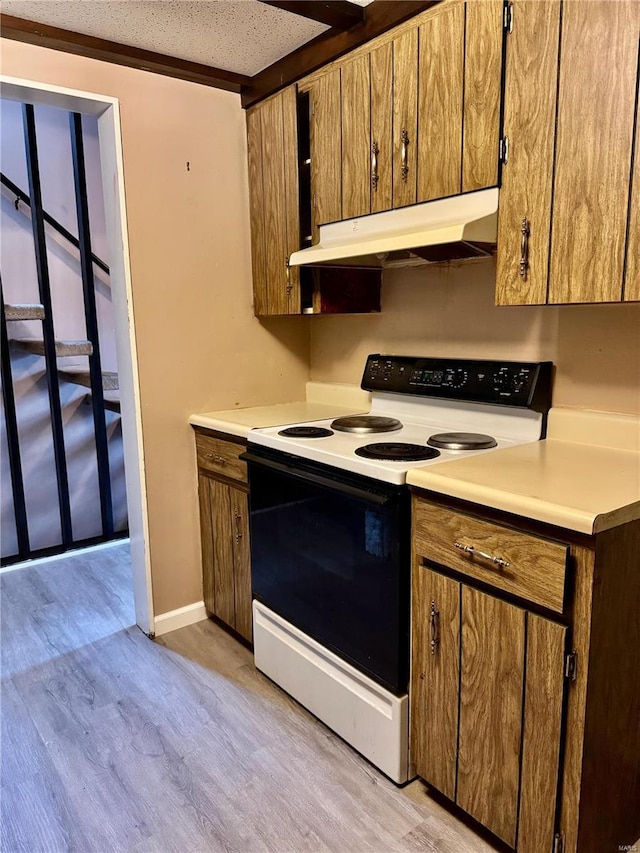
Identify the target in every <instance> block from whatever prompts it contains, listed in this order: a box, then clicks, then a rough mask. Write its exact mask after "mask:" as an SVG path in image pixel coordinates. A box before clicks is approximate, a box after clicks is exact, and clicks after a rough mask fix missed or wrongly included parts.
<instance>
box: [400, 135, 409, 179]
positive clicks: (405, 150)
mask: <svg viewBox="0 0 640 853" xmlns="http://www.w3.org/2000/svg"><path fill="white" fill-rule="evenodd" d="M400 138H401V139H402V148H401V151H400V157H401V159H402V170H401V171H402V180H403V181H406V180H407V178H408V177H409V134H408V133H407V129H406V128H405V127H403V128H402V135H401V137H400Z"/></svg>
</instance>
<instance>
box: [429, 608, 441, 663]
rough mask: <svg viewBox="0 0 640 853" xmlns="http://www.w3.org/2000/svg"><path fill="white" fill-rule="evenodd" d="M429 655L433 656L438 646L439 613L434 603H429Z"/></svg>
mask: <svg viewBox="0 0 640 853" xmlns="http://www.w3.org/2000/svg"><path fill="white" fill-rule="evenodd" d="M429 615H430V620H431V654H432V655H435V653H436V651H437V649H438V646H439V645H440V611H439V610H436V603H435V601H432V602H431V612H430V614H429Z"/></svg>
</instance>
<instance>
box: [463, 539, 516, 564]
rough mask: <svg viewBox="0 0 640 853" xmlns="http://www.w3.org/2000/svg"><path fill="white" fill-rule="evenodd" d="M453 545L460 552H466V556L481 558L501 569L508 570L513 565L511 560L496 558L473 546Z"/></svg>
mask: <svg viewBox="0 0 640 853" xmlns="http://www.w3.org/2000/svg"><path fill="white" fill-rule="evenodd" d="M453 544H454V546H455V547H456V548H458V549H459V550H460V551H464V553H465V554H469V556H471V557H481V558H482V559H483V560H487V561H488V562H489V563H492V564H493V565H494V566H498V568H500V569H506V568H507V567H508V566H510V565H511V563H510V562H509V560H505V559H504V557H495V556H494V555H493V554H487V553H486V551H479V550H478V549H477V548H474V547H473V545H463V543H462V542H454V543H453Z"/></svg>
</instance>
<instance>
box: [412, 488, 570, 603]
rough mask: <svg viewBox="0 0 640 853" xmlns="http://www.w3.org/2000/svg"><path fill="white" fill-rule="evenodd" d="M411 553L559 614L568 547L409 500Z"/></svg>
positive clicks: (419, 501)
mask: <svg viewBox="0 0 640 853" xmlns="http://www.w3.org/2000/svg"><path fill="white" fill-rule="evenodd" d="M413 548H414V552H415V554H416V555H417V556H418V557H426V559H428V560H431V561H433V562H435V563H438V564H439V565H442V566H448V567H449V568H451V569H455V570H456V571H458V572H462V573H463V574H465V575H467V576H469V577H472V578H475V579H476V580H479V581H483V582H484V583H488V584H491V586H494V587H497V588H498V589H502V590H504V591H505V592H509V593H512V594H513V595H517V596H520V597H521V598H525V599H527V600H528V601H532V602H535V603H536V604H540V605H542V606H543V607H548V608H549V609H550V610H555V611H557V612H558V613H562V611H563V609H564V589H565V574H566V568H567V556H568V552H569V548H568V546H566V545H562V544H560V543H558V542H550V541H548V540H546V539H539V538H538V537H536V536H529V535H528V534H526V533H519V532H518V531H517V530H510V529H509V528H506V527H501V526H500V525H498V524H492V523H491V522H488V521H481V520H480V519H477V518H472V517H471V516H468V515H464V514H463V513H459V512H454V511H453V510H449V509H444V508H443V507H439V506H435V505H433V504H430V503H428V502H426V501H424V500H422V499H420V498H414V500H413Z"/></svg>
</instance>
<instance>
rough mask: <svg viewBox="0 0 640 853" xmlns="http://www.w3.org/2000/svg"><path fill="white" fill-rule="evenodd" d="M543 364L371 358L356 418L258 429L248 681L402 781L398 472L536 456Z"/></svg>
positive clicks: (403, 591) (405, 591)
mask: <svg viewBox="0 0 640 853" xmlns="http://www.w3.org/2000/svg"><path fill="white" fill-rule="evenodd" d="M551 378H552V365H551V364H550V363H549V362H538V363H520V362H517V363H516V362H489V361H475V360H459V359H434V358H416V357H408V356H383V355H371V356H369V358H368V359H367V364H366V366H365V371H364V376H363V380H362V387H363V388H364V389H366V390H368V391H370V392H371V394H372V402H371V408H370V411H369V412H367V413H364V414H363V415H355V416H352V417H347V418H338V419H335V420H333V421H329V420H327V421H314V422H312V423H305V424H295V425H292V426H288V427H269V428H266V429H257V430H252V431H251V432H250V434H249V436H248V446H247V452H246V454H245V456H244V458H245V459H246V460H247V463H248V470H249V481H250V504H251V517H250V518H251V561H252V587H253V594H254V604H253V619H254V622H253V628H254V633H253V638H254V654H255V662H256V666H257V667H258V668H259V669H260V670H262V671H263V672H265V673H266V674H267V675H268V676H269V677H270V678H271V679H272V680H273V681H275V682H276V683H277V684H279V685H280V686H281V687H283V688H284V689H285V690H286V691H287V692H288V693H289V694H291V695H292V696H293V697H294V698H296V699H297V700H298V701H299V702H300V703H301V704H302V705H304V706H305V707H307V708H308V709H309V710H311V711H312V712H313V713H314V714H315V715H316V716H317V717H319V718H320V719H321V720H323V721H324V722H325V723H326V724H327V725H328V726H329V727H330V728H332V729H333V730H334V731H336V732H337V733H338V734H339V735H341V737H343V738H344V739H345V740H346V741H347V742H348V743H350V744H351V745H352V746H354V747H355V748H356V749H357V750H358V751H359V752H361V753H362V754H363V755H364V756H365V757H366V758H368V759H369V760H370V761H371V762H372V763H373V764H374V765H375V766H376V767H378V768H380V769H381V770H382V771H383V772H384V773H386V774H387V775H388V776H389V777H390V778H391V779H393V780H394V781H395V782H398V783H402V782H405V781H407V779H408V772H409V761H408V696H407V686H408V679H409V603H410V602H409V596H410V567H411V560H410V500H409V498H410V494H409V489H408V487H407V486H406V484H405V480H406V474H407V471H408V470H409V469H410V468H412V467H415V466H419V465H433V464H438V463H440V462H445V461H449V460H451V459H456V458H460V456H462V455H468V454H470V453H471V454H475V453H490V452H493V451H494V450H499V449H501V448H505V447H511V446H513V445H515V444H521V443H524V442H530V441H536V440H538V439H539V438H541V437H542V436H543V434H544V430H545V419H546V413H547V411H548V409H549V407H550V403H551Z"/></svg>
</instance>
